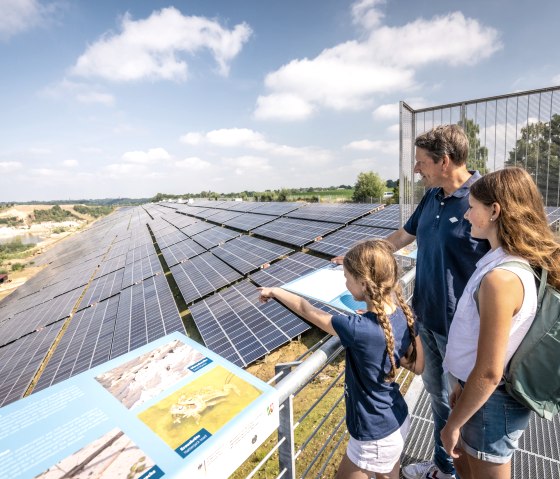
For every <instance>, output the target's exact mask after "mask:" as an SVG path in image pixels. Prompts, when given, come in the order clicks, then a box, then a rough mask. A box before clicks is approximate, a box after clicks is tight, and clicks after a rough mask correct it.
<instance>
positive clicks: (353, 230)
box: [309, 225, 393, 257]
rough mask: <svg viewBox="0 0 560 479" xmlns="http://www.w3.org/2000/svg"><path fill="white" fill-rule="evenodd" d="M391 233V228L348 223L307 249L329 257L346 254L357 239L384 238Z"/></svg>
mask: <svg viewBox="0 0 560 479" xmlns="http://www.w3.org/2000/svg"><path fill="white" fill-rule="evenodd" d="M391 233H393V230H388V229H383V228H370V227H369V226H355V225H350V226H347V227H346V228H343V229H341V230H339V231H336V232H334V233H333V234H332V235H329V236H327V237H326V238H323V239H322V240H321V241H317V242H315V243H313V244H311V245H309V249H310V250H312V251H317V252H320V253H324V254H326V255H329V256H331V257H334V256H341V255H344V254H346V252H347V251H348V250H349V249H350V248H351V247H352V246H353V245H355V244H356V243H358V242H359V241H362V240H365V239H371V238H386V237H387V236H389V235H390V234H391Z"/></svg>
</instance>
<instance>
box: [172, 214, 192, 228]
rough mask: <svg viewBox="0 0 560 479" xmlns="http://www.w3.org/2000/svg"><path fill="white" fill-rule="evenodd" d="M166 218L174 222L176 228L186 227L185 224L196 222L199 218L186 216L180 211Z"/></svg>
mask: <svg viewBox="0 0 560 479" xmlns="http://www.w3.org/2000/svg"><path fill="white" fill-rule="evenodd" d="M165 220H166V221H167V222H169V224H172V225H173V226H175V227H176V228H179V229H181V228H184V227H185V226H189V225H192V224H194V223H196V222H197V221H198V220H197V219H196V218H192V217H190V216H186V215H183V214H180V213H176V214H174V215H167V216H166V217H165Z"/></svg>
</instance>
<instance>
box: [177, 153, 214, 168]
mask: <svg viewBox="0 0 560 479" xmlns="http://www.w3.org/2000/svg"><path fill="white" fill-rule="evenodd" d="M175 166H176V167H177V168H182V169H185V170H193V171H200V170H205V169H207V168H209V167H210V163H209V162H208V161H204V160H201V159H200V158H197V157H196V156H192V157H190V158H185V159H184V160H179V161H176V162H175Z"/></svg>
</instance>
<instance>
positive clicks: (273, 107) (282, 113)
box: [254, 93, 314, 120]
mask: <svg viewBox="0 0 560 479" xmlns="http://www.w3.org/2000/svg"><path fill="white" fill-rule="evenodd" d="M313 111H314V106H313V105H312V104H311V103H310V102H309V101H306V100H305V99H304V98H302V97H300V96H298V95H295V94H291V93H273V94H271V95H266V96H259V97H258V98H257V108H256V110H255V113H254V116H255V118H257V119H258V120H268V119H271V118H272V119H274V118H275V119H282V120H305V119H306V118H308V117H310V116H311V115H312V113H313Z"/></svg>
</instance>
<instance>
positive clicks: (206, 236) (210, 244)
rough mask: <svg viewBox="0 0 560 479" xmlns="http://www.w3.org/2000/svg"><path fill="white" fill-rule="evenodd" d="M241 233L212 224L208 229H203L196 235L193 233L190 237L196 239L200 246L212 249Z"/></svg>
mask: <svg viewBox="0 0 560 479" xmlns="http://www.w3.org/2000/svg"><path fill="white" fill-rule="evenodd" d="M240 235H241V233H239V232H237V231H233V230H230V229H227V228H222V227H220V226H214V227H213V228H210V229H209V230H206V231H203V232H202V233H199V234H197V235H194V236H193V237H192V239H193V240H194V241H196V242H197V243H198V244H199V245H200V246H202V247H203V248H206V249H212V248H214V247H216V246H219V245H221V244H224V243H225V242H226V241H229V240H231V239H233V238H237V237H238V236H240Z"/></svg>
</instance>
